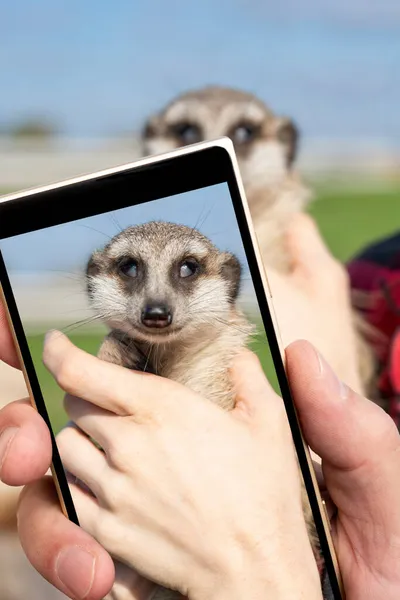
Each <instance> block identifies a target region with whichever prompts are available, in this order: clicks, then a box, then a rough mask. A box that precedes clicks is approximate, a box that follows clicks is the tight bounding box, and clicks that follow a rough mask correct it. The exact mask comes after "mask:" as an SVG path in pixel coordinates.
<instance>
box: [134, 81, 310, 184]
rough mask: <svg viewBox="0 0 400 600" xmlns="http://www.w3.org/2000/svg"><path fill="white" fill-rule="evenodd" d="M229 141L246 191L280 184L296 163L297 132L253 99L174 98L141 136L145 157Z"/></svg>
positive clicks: (225, 94)
mask: <svg viewBox="0 0 400 600" xmlns="http://www.w3.org/2000/svg"><path fill="white" fill-rule="evenodd" d="M221 136H227V137H229V138H230V139H231V140H232V141H233V144H234V146H235V151H236V155H237V158H238V162H239V167H240V171H241V175H242V178H243V183H244V186H245V188H249V187H250V186H251V187H254V188H259V187H265V186H273V185H274V184H279V182H281V181H282V180H283V179H284V178H285V177H286V176H287V173H288V171H290V169H291V168H292V165H293V162H294V160H295V157H296V151H297V143H298V131H297V128H296V126H295V125H294V123H293V122H292V121H291V120H290V119H288V118H285V117H277V116H276V115H274V114H273V113H272V111H271V110H270V109H269V108H268V107H267V106H266V105H265V104H264V103H263V102H262V101H261V100H259V99H258V98H256V97H255V96H253V95H251V94H248V93H245V92H241V91H239V90H234V89H230V88H221V87H207V88H203V89H201V90H197V91H192V92H189V93H187V94H184V95H181V96H180V97H178V98H176V99H175V100H173V101H172V102H170V104H168V106H167V107H166V108H165V109H164V110H162V111H161V112H160V113H159V114H157V115H154V116H153V117H151V118H150V119H149V120H148V121H147V123H146V125H145V127H144V129H143V132H142V145H143V152H144V154H160V153H162V152H167V151H169V150H173V149H176V148H179V147H180V146H185V145H187V144H192V143H195V142H200V141H204V140H210V139H215V138H218V137H221Z"/></svg>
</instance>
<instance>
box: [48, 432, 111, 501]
mask: <svg viewBox="0 0 400 600" xmlns="http://www.w3.org/2000/svg"><path fill="white" fill-rule="evenodd" d="M56 441H57V447H58V450H59V453H60V457H61V461H62V463H63V466H64V468H65V469H66V470H67V471H68V472H69V473H71V474H72V475H73V476H74V477H77V478H78V479H80V481H83V483H85V484H86V485H87V487H88V488H89V489H90V490H91V491H92V492H93V494H94V495H95V496H98V495H99V493H100V492H101V489H102V483H101V482H104V480H105V481H109V480H110V475H111V474H110V473H109V471H110V469H109V467H108V463H107V459H106V456H105V454H104V452H102V451H101V450H99V448H96V446H95V445H94V444H93V442H91V441H90V439H89V438H88V437H87V436H86V435H84V434H83V433H82V432H81V431H79V430H78V429H77V428H76V427H73V426H68V427H66V428H65V429H63V430H62V431H61V432H60V433H59V434H58V436H57V440H56ZM82 457H85V459H84V460H82ZM103 485H104V483H103Z"/></svg>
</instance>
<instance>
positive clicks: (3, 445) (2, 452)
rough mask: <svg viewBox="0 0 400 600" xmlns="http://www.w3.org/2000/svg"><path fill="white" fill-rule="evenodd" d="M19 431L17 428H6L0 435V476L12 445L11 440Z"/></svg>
mask: <svg viewBox="0 0 400 600" xmlns="http://www.w3.org/2000/svg"><path fill="white" fill-rule="evenodd" d="M18 431H19V427H8V428H7V429H5V430H4V431H3V432H2V434H1V435H0V475H1V468H2V466H3V463H4V461H5V459H6V458H7V454H8V451H9V449H10V446H11V444H12V441H13V439H14V438H15V436H16V434H17V433H18Z"/></svg>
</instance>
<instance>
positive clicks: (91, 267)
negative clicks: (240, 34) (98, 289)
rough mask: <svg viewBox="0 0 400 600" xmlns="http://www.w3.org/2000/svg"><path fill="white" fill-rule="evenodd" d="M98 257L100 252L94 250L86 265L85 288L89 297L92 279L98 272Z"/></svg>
mask: <svg viewBox="0 0 400 600" xmlns="http://www.w3.org/2000/svg"><path fill="white" fill-rule="evenodd" d="M100 256H101V252H99V251H98V250H96V251H95V252H93V254H92V255H91V257H90V258H89V260H88V262H87V265H86V288H87V291H88V294H89V296H90V295H91V292H92V288H93V282H92V278H93V277H96V275H98V274H99V272H100V260H99V259H100Z"/></svg>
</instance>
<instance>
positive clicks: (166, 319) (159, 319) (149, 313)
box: [142, 304, 172, 328]
mask: <svg viewBox="0 0 400 600" xmlns="http://www.w3.org/2000/svg"><path fill="white" fill-rule="evenodd" d="M142 323H143V325H145V326H146V327H158V328H163V327H168V325H171V323H172V314H171V310H170V309H169V307H168V306H166V305H165V304H148V305H147V306H146V307H145V308H144V310H143V311H142Z"/></svg>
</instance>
